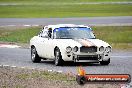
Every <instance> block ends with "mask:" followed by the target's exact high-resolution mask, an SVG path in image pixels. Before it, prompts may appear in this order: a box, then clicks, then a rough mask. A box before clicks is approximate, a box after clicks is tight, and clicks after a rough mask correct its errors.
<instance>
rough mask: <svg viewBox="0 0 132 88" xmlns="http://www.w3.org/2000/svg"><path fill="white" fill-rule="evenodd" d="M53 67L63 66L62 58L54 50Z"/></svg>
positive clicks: (57, 51) (58, 51) (57, 50)
mask: <svg viewBox="0 0 132 88" xmlns="http://www.w3.org/2000/svg"><path fill="white" fill-rule="evenodd" d="M54 62H55V65H56V66H61V65H62V64H63V60H62V56H61V53H60V50H59V49H56V50H55V61H54Z"/></svg>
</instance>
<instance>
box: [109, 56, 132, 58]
mask: <svg viewBox="0 0 132 88" xmlns="http://www.w3.org/2000/svg"><path fill="white" fill-rule="evenodd" d="M111 57H123V58H125V57H127V58H128V57H132V56H111Z"/></svg>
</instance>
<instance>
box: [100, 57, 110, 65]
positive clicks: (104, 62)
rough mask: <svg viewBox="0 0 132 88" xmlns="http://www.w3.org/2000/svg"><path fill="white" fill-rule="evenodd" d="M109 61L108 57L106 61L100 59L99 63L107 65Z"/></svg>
mask: <svg viewBox="0 0 132 88" xmlns="http://www.w3.org/2000/svg"><path fill="white" fill-rule="evenodd" d="M109 63H110V58H109V60H108V61H100V64H101V65H109Z"/></svg>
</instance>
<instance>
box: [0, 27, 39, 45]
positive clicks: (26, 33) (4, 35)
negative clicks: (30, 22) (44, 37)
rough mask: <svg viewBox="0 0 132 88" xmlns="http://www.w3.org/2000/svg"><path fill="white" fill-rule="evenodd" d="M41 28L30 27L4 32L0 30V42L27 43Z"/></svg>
mask: <svg viewBox="0 0 132 88" xmlns="http://www.w3.org/2000/svg"><path fill="white" fill-rule="evenodd" d="M40 29H41V28H39V27H31V28H26V29H20V30H18V29H15V30H7V29H6V30H5V29H4V28H2V30H0V41H3V42H16V43H29V41H30V38H31V37H33V36H34V35H37V34H38V33H39V31H40Z"/></svg>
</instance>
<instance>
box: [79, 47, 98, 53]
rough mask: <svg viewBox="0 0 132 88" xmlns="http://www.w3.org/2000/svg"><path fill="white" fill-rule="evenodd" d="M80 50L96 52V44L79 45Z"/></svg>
mask: <svg viewBox="0 0 132 88" xmlns="http://www.w3.org/2000/svg"><path fill="white" fill-rule="evenodd" d="M80 52H83V53H93V52H97V47H96V46H91V47H85V46H82V47H80Z"/></svg>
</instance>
